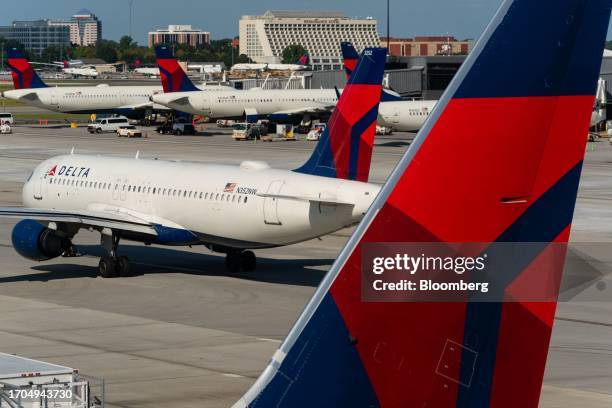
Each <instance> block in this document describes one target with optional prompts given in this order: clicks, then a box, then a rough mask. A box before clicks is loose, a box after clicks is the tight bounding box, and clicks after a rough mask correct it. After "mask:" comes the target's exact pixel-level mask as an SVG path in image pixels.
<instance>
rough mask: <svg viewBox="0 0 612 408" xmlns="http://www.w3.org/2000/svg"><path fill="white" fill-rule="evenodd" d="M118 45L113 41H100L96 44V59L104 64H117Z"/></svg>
mask: <svg viewBox="0 0 612 408" xmlns="http://www.w3.org/2000/svg"><path fill="white" fill-rule="evenodd" d="M118 48H119V44H117V43H116V42H115V41H109V40H100V41H98V43H97V44H96V57H98V58H101V59H103V60H104V61H106V62H110V63H113V62H117V57H118V52H117V49H118Z"/></svg>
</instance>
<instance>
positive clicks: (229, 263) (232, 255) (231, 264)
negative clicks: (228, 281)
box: [225, 252, 241, 273]
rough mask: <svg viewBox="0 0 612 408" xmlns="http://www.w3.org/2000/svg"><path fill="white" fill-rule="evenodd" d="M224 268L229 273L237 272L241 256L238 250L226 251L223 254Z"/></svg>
mask: <svg viewBox="0 0 612 408" xmlns="http://www.w3.org/2000/svg"><path fill="white" fill-rule="evenodd" d="M225 268H226V269H227V271H228V272H230V273H238V272H240V269H241V257H240V253H239V252H228V253H227V255H225Z"/></svg>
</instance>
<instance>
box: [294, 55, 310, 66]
mask: <svg viewBox="0 0 612 408" xmlns="http://www.w3.org/2000/svg"><path fill="white" fill-rule="evenodd" d="M309 62H310V56H309V55H308V54H304V55H302V56H301V57H300V59H299V60H298V61H297V64H298V65H308V63H309Z"/></svg>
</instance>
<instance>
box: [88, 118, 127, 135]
mask: <svg viewBox="0 0 612 408" xmlns="http://www.w3.org/2000/svg"><path fill="white" fill-rule="evenodd" d="M129 124H130V121H129V120H128V118H126V117H125V116H118V117H112V118H104V119H97V120H96V121H95V122H93V123H90V124H89V125H87V131H88V132H89V133H102V132H116V131H117V129H119V128H120V127H121V126H128V125H129Z"/></svg>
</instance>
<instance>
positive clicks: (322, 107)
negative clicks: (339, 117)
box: [274, 105, 336, 115]
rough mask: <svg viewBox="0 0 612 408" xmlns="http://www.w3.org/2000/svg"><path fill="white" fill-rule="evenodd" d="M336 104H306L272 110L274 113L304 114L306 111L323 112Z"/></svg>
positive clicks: (328, 110) (332, 108)
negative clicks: (299, 106) (302, 106)
mask: <svg viewBox="0 0 612 408" xmlns="http://www.w3.org/2000/svg"><path fill="white" fill-rule="evenodd" d="M335 107H336V105H320V106H308V107H304V108H296V109H287V110H282V111H276V112H274V115H304V114H306V113H324V112H331V111H333V110H334V108H335Z"/></svg>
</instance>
